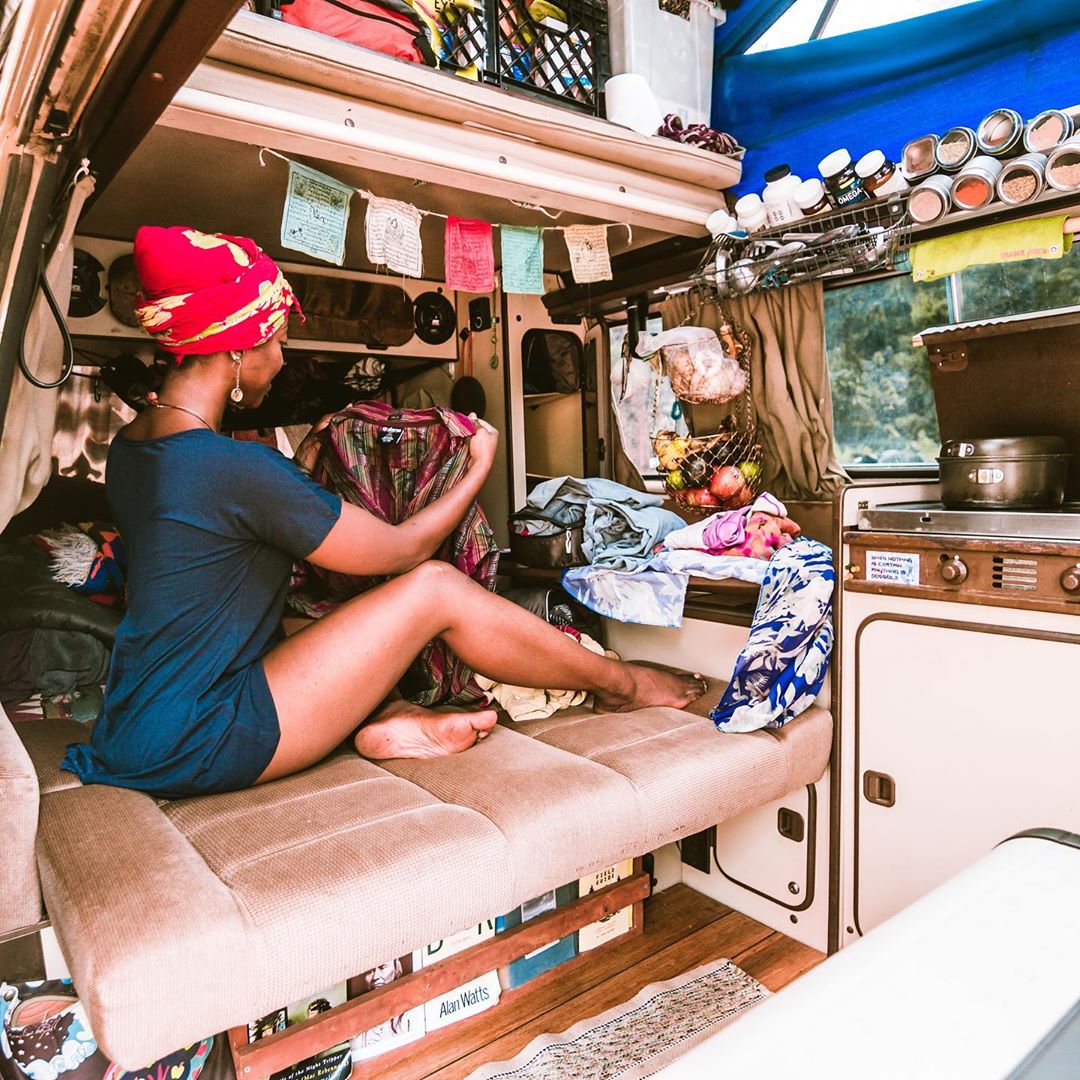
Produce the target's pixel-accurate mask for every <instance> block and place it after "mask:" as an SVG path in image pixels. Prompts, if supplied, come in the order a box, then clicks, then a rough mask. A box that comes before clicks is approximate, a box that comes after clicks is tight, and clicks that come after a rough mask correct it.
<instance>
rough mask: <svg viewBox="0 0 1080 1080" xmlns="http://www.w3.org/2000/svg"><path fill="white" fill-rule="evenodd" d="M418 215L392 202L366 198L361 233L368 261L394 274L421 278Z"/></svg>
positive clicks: (410, 208)
mask: <svg viewBox="0 0 1080 1080" xmlns="http://www.w3.org/2000/svg"><path fill="white" fill-rule="evenodd" d="M420 220H421V218H420V211H419V210H417V209H416V207H415V206H412V205H411V204H410V203H406V202H398V200H396V199H380V198H378V197H377V196H375V195H371V196H369V197H368V208H367V218H366V219H365V233H366V238H367V239H366V243H367V257H368V261H369V262H372V263H375V264H376V265H378V264H379V263H383V264H385V266H386V267H387V269H389V270H393V271H394V273H396V274H407V275H408V276H409V277H423V275H424V250H423V247H422V246H421V244H420Z"/></svg>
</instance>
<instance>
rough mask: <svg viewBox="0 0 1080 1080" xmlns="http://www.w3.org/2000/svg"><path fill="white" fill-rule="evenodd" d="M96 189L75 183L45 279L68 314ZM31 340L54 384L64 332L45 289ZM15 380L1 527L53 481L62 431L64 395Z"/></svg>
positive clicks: (34, 361) (87, 182)
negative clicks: (80, 224) (84, 219)
mask: <svg viewBox="0 0 1080 1080" xmlns="http://www.w3.org/2000/svg"><path fill="white" fill-rule="evenodd" d="M93 190H94V181H93V179H92V178H90V177H86V178H84V179H82V180H80V181H79V182H78V183H77V184H76V185H75V187H74V189H73V190H72V193H71V198H70V202H69V204H68V207H67V211H66V213H65V216H64V221H63V223H62V225H61V227H60V230H59V232H58V234H57V236H56V240H55V243H54V245H53V249H52V254H51V255H50V256H49V258H48V260H47V261H46V263H45V276H46V278H47V279H48V281H49V287H50V288H51V289H52V292H53V295H54V296H55V297H56V303H57V305H58V306H59V308H60V310H61V311H67V306H68V302H69V301H70V299H71V271H72V267H73V265H74V261H75V249H74V245H73V243H72V239H73V237H74V235H75V223H76V222H77V221H78V220H79V214H80V213H81V212H82V208H83V204H84V203H85V202H86V200H87V199H88V198H89V197H90V193H91V192H92V191H93ZM25 341H26V360H27V364H28V366H29V368H30V370H31V371H32V372H34V373H35V374H36V375H37V377H38V378H39V379H41V380H42V381H44V382H52V381H53V380H54V379H56V378H57V376H58V375H59V374H60V367H61V364H62V363H63V348H62V344H61V337H60V331H59V330H58V329H57V326H56V321H55V319H54V318H53V315H52V312H51V311H49V307H48V304H47V303H46V301H45V294H44V293H42V292H41V290H40V289H39V290H38V295H37V299H36V300H35V302H34V306H33V308H32V309H31V312H30V318H29V320H28V322H27V324H26V339H25ZM13 378H14V381H13V383H12V385H11V396H10V397H9V398H8V407H7V413H6V414H5V417H4V431H3V434H2V436H0V529H3V528H6V527H7V523H8V522H9V521H10V520H11V519H12V517H14V516H15V514H17V513H18V512H19V511H20V510H25V509H26V508H27V507H28V506H29V505H30V504H31V503H32V502H33V501H34V500H35V499H36V498H37V497H38V493H39V492H40V491H41V489H42V488H43V487H44V486H45V485H46V483H48V480H49V474H50V473H51V472H52V442H53V434H54V433H55V431H56V410H57V401H58V396H59V391H58V390H39V389H38V388H37V387H36V386H33V385H31V384H30V383H29V382H28V381H27V380H26V378H25V377H24V376H23V374H22V372H20V371H18V370H16V372H15V374H14V376H13Z"/></svg>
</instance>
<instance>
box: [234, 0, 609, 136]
mask: <svg viewBox="0 0 1080 1080" xmlns="http://www.w3.org/2000/svg"><path fill="white" fill-rule="evenodd" d="M255 5H256V11H258V13H259V14H260V15H266V16H268V17H270V18H280V14H279V10H280V6H281V0H255ZM425 7H427V9H428V10H429V11H432V10H434V11H436V12H437V14H436V15H435V18H436V19H437V21H438V22H439V24H440V25H439V28H438V29H437V30H436V31H435V32H434V33H433V34H432V48H433V49H434V52H435V55H436V56H437V57H438V59H439V67H440V68H441V69H442V70H444V71H451V72H454V73H455V74H457V75H458V76H459V77H461V76H463V77H466V78H473V79H475V80H476V81H478V82H484V83H488V84H491V85H494V86H502V87H506V88H507V89H511V90H520V91H523V92H526V93H529V94H535V95H537V96H539V97H542V98H545V99H547V100H548V101H552V102H556V103H558V104H560V105H567V106H570V107H571V108H575V109H580V110H581V111H582V112H587V113H592V114H593V115H595V116H603V114H604V109H603V90H604V83H605V82H606V81H607V78H608V75H609V74H610V73H611V61H610V53H609V47H608V12H607V2H606V0H458V2H457V3H455V2H453V0H439V2H438V3H435V2H431V0H429V2H428V3H426V4H425Z"/></svg>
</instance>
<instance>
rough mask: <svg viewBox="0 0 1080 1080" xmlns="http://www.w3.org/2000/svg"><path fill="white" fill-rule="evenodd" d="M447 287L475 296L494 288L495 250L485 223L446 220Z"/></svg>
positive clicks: (466, 220) (453, 219)
mask: <svg viewBox="0 0 1080 1080" xmlns="http://www.w3.org/2000/svg"><path fill="white" fill-rule="evenodd" d="M446 287H447V288H448V289H457V290H458V291H459V292H475V293H484V292H491V291H492V290H493V289H494V288H495V249H494V248H493V247H492V237H491V225H490V224H489V223H488V222H486V221H470V220H468V219H466V218H456V217H449V218H447V219H446Z"/></svg>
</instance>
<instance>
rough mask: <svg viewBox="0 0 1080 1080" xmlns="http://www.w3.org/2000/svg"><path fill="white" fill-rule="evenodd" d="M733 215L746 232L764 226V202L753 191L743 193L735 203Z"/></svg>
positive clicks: (754, 230)
mask: <svg viewBox="0 0 1080 1080" xmlns="http://www.w3.org/2000/svg"><path fill="white" fill-rule="evenodd" d="M735 216H736V218H738V221H739V224H740V225H741V226H742V227H743V228H744V229H745V230H746V231H747V232H756V231H757V230H758V229H763V228H765V222H766V214H765V204H764V203H763V202H762V201H761V196H760V195H758V194H757V193H756V192H753V191H751V192H750V194H748V195H744V196H743V197H742V198H741V199H739V201H738V202H737V203H736V204H735Z"/></svg>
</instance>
